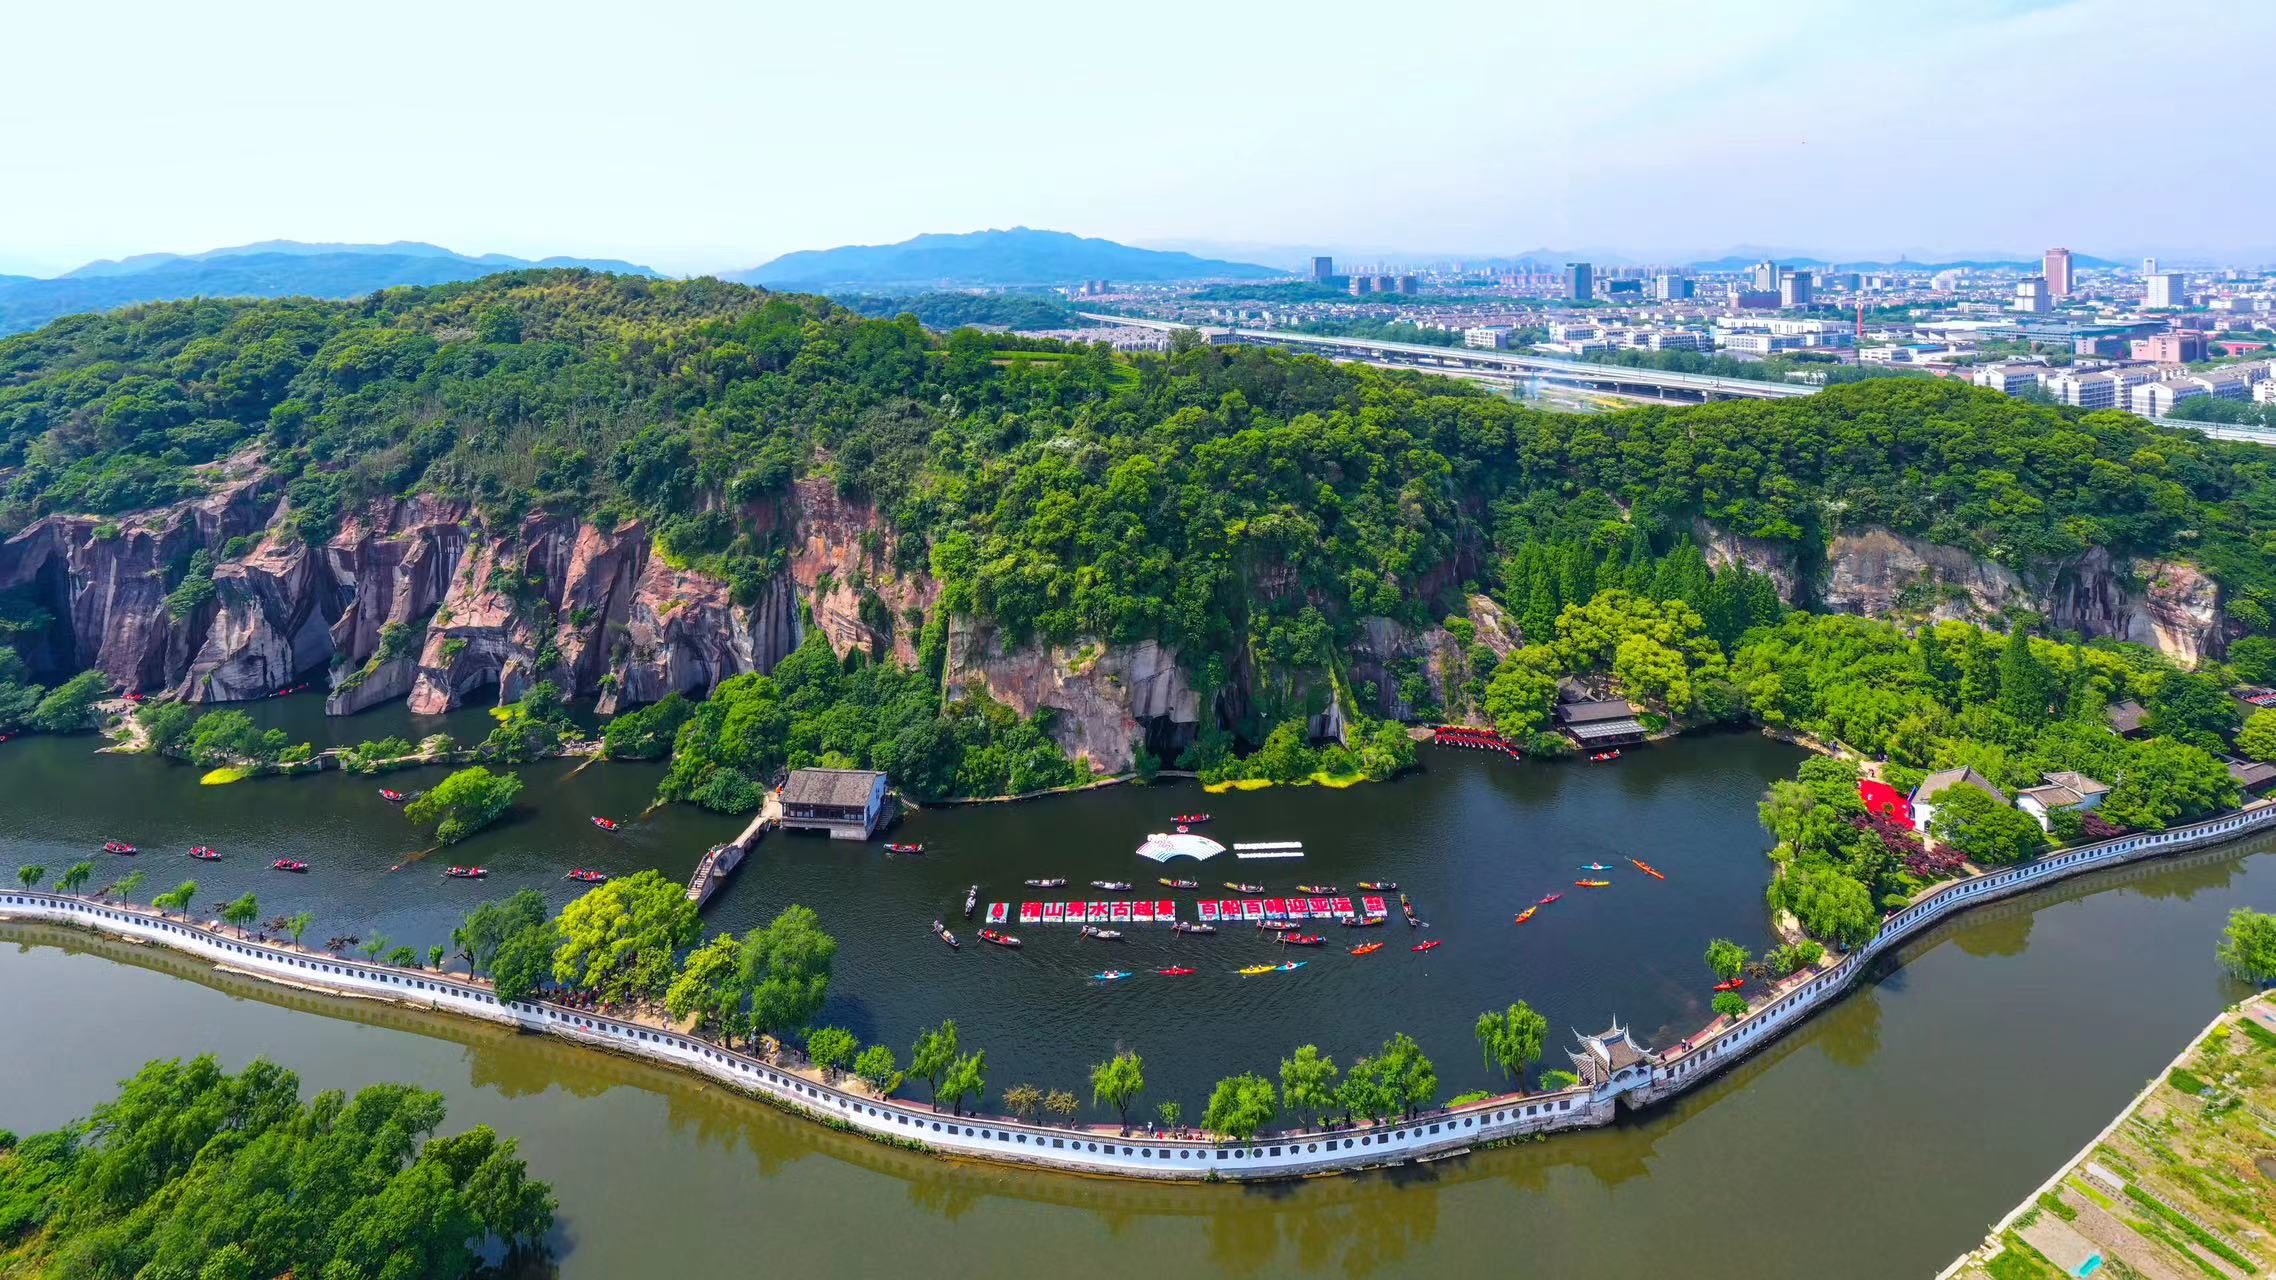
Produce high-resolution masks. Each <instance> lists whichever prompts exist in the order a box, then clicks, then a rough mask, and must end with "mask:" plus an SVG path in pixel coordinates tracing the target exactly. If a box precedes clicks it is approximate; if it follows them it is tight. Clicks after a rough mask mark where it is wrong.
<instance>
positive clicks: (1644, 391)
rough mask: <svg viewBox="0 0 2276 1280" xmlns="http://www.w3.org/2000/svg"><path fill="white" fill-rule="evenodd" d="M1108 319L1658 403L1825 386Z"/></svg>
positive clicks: (1772, 395) (1102, 318)
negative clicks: (1553, 385) (1546, 384)
mask: <svg viewBox="0 0 2276 1280" xmlns="http://www.w3.org/2000/svg"><path fill="white" fill-rule="evenodd" d="M1079 314H1081V315H1082V316H1083V318H1085V319H1087V320H1096V321H1098V322H1100V323H1102V324H1121V325H1133V326H1136V327H1138V328H1142V329H1161V330H1165V331H1167V330H1176V329H1192V330H1194V331H1195V332H1197V333H1200V334H1202V335H1203V336H1204V337H1206V338H1208V339H1209V340H1210V341H1212V342H1247V343H1255V344H1258V345H1261V346H1275V347H1286V348H1289V349H1290V350H1294V351H1315V352H1318V353H1319V354H1321V355H1324V356H1327V357H1329V358H1330V359H1334V360H1363V361H1366V362H1367V363H1369V364H1378V365H1384V366H1386V367H1390V368H1402V369H1422V370H1428V371H1432V372H1438V373H1450V374H1458V375H1462V376H1466V377H1472V378H1487V379H1492V380H1497V381H1509V382H1545V383H1554V384H1555V385H1557V386H1560V387H1570V388H1573V389H1576V390H1582V391H1593V392H1596V393H1598V394H1602V395H1610V396H1620V397H1623V398H1625V399H1630V400H1649V401H1655V402H1658V403H1663V404H1665V403H1674V404H1698V403H1700V402H1702V401H1707V400H1780V399H1785V398H1787V397H1790V396H1806V395H1809V394H1811V393H1812V392H1815V391H1816V390H1818V388H1817V387H1815V386H1812V385H1809V384H1806V383H1797V382H1755V381H1753V380H1751V379H1747V378H1718V377H1713V376H1711V375H1708V374H1703V373H1676V372H1673V371H1671V370H1666V369H1636V368H1630V367H1628V366H1627V365H1618V364H1589V363H1586V362H1584V361H1579V360H1559V359H1555V358H1553V357H1550V356H1535V355H1526V354H1523V353H1521V352H1516V351H1488V350H1483V349H1480V348H1474V347H1438V346H1431V345H1429V344H1427V343H1419V342H1378V341H1374V340H1372V339H1368V338H1337V337H1326V336H1323V335H1320V334H1312V333H1291V332H1289V331H1288V330H1285V329H1237V328H1226V327H1224V326H1221V325H1191V324H1180V323H1178V322H1177V321H1174V320H1151V319H1145V318H1141V317H1137V316H1117V315H1107V314H1105V313H1094V312H1088V311H1086V312H1081V313H1079Z"/></svg>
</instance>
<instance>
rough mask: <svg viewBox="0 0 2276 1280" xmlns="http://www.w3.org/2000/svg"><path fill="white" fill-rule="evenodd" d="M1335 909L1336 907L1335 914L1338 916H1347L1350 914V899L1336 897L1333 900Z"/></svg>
mask: <svg viewBox="0 0 2276 1280" xmlns="http://www.w3.org/2000/svg"><path fill="white" fill-rule="evenodd" d="M1335 909H1336V914H1337V915H1339V916H1348V915H1350V914H1351V899H1349V898H1338V899H1336V900H1335Z"/></svg>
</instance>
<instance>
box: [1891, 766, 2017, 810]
mask: <svg viewBox="0 0 2276 1280" xmlns="http://www.w3.org/2000/svg"><path fill="white" fill-rule="evenodd" d="M1963 785H1964V786H1970V787H1975V788H1977V789H1979V790H1981V791H1983V792H1985V793H1986V794H1988V795H1990V796H1992V797H1993V798H1995V799H1997V800H1998V801H1999V802H2000V803H2001V804H2006V803H2007V793H2006V792H2005V791H2002V790H2000V789H1999V788H1998V787H1997V786H1995V785H1993V783H1992V780H1991V779H1989V778H1987V777H1985V776H1984V775H1982V774H1980V773H1977V772H1976V771H1975V770H1974V769H1965V768H1963V769H1938V770H1937V771H1936V772H1934V773H1932V774H1930V775H1928V776H1927V777H1925V778H1922V779H1921V780H1920V785H1919V786H1917V787H1914V788H1913V789H1912V802H1913V803H1914V804H1921V803H1924V802H1927V801H1930V800H1933V799H1934V798H1935V796H1936V793H1937V792H1939V791H1943V790H1945V789H1946V788H1948V787H1957V786H1963Z"/></svg>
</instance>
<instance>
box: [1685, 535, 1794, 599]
mask: <svg viewBox="0 0 2276 1280" xmlns="http://www.w3.org/2000/svg"><path fill="white" fill-rule="evenodd" d="M1691 535H1692V537H1693V538H1695V539H1696V540H1697V541H1698V543H1699V545H1700V548H1701V549H1702V550H1703V551H1704V552H1705V553H1706V556H1707V563H1708V564H1709V565H1710V566H1711V567H1713V568H1717V569H1727V568H1729V567H1731V566H1732V565H1738V566H1740V567H1742V568H1747V569H1752V570H1754V571H1755V572H1756V573H1760V574H1764V575H1767V576H1768V577H1769V578H1770V580H1771V581H1772V582H1773V583H1776V584H1777V586H1778V594H1779V596H1780V598H1782V599H1784V600H1785V601H1786V602H1787V603H1788V604H1801V603H1804V602H1805V601H1806V600H1807V599H1808V598H1809V595H1810V592H1809V591H1807V590H1805V589H1804V588H1805V587H1807V586H1809V585H1811V584H1807V583H1805V582H1803V581H1802V574H1801V571H1800V569H1799V567H1798V566H1797V565H1796V563H1795V556H1794V545H1793V544H1792V543H1789V542H1780V541H1777V540H1776V539H1773V538H1749V537H1746V536H1744V535H1741V534H1736V533H1732V532H1730V531H1729V530H1727V529H1724V528H1723V527H1722V526H1720V525H1715V524H1710V523H1708V522H1707V521H1705V520H1697V519H1695V520H1693V521H1692V522H1691Z"/></svg>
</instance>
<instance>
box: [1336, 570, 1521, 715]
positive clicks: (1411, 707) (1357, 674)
mask: <svg viewBox="0 0 2276 1280" xmlns="http://www.w3.org/2000/svg"><path fill="white" fill-rule="evenodd" d="M1466 609H1467V612H1468V616H1469V620H1470V624H1471V626H1472V627H1473V628H1474V629H1475V637H1474V639H1473V640H1472V642H1471V643H1472V644H1476V645H1483V646H1484V647H1485V648H1486V649H1487V650H1488V651H1490V652H1491V653H1492V654H1493V655H1494V659H1495V661H1497V662H1498V661H1500V660H1501V659H1503V658H1506V657H1508V656H1509V655H1510V652H1511V651H1512V650H1514V649H1516V648H1517V646H1518V644H1519V642H1520V639H1521V637H1520V635H1519V631H1518V625H1517V620H1516V619H1515V618H1512V617H1510V616H1509V615H1508V614H1507V613H1506V612H1504V611H1503V609H1502V607H1501V606H1500V605H1498V604H1496V603H1494V601H1493V599H1492V598H1491V597H1489V596H1485V595H1472V596H1471V597H1469V599H1468V600H1467V602H1466ZM1473 667H1474V664H1473V662H1472V660H1471V653H1470V648H1469V646H1466V645H1464V644H1463V643H1462V642H1461V641H1460V640H1459V639H1457V638H1456V637H1455V635H1454V634H1453V633H1452V632H1450V631H1448V630H1447V629H1446V628H1445V627H1444V626H1432V627H1427V628H1424V629H1423V630H1421V631H1416V630H1415V629H1414V628H1412V627H1408V626H1406V625H1404V624H1401V623H1399V622H1396V621H1393V620H1392V619H1390V618H1362V619H1360V621H1359V635H1358V637H1357V638H1356V639H1355V640H1353V642H1352V646H1351V683H1352V687H1353V689H1354V690H1355V691H1356V692H1357V693H1358V694H1359V695H1361V696H1360V697H1359V699H1358V700H1359V702H1360V704H1361V709H1362V710H1364V711H1366V712H1367V713H1368V714H1369V715H1372V716H1376V717H1379V718H1387V719H1393V720H1411V719H1413V718H1415V716H1416V715H1417V713H1418V712H1419V710H1420V709H1421V705H1422V700H1418V699H1416V698H1415V697H1414V696H1413V694H1414V693H1415V692H1416V687H1415V686H1414V684H1413V680H1414V679H1415V678H1416V677H1419V678H1420V680H1421V682H1422V683H1421V686H1420V690H1421V692H1423V693H1424V694H1426V695H1427V702H1428V703H1429V704H1430V705H1432V706H1436V707H1438V708H1440V709H1441V710H1442V711H1443V712H1444V713H1445V714H1446V715H1447V716H1448V717H1450V718H1454V719H1475V718H1476V717H1477V716H1479V715H1481V714H1483V712H1482V709H1481V708H1479V707H1476V706H1473V705H1471V703H1472V701H1473V700H1472V699H1471V697H1470V693H1469V689H1468V685H1469V683H1470V677H1471V674H1472V670H1473ZM1370 686H1372V687H1373V689H1374V691H1375V696H1374V698H1373V700H1372V701H1370V700H1369V699H1367V698H1366V697H1365V696H1364V695H1365V693H1366V690H1367V689H1368V687H1370Z"/></svg>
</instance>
